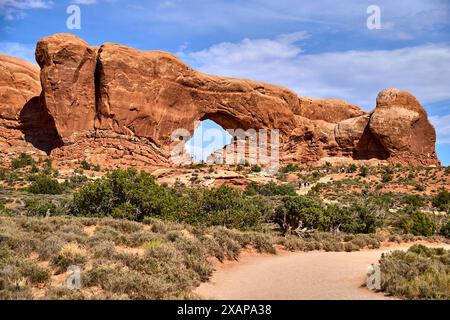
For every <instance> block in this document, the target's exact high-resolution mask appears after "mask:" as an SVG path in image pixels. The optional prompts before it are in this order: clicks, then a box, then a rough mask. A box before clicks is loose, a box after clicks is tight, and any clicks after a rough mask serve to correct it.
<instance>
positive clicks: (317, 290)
mask: <svg viewBox="0 0 450 320" xmlns="http://www.w3.org/2000/svg"><path fill="white" fill-rule="evenodd" d="M411 245H412V244H404V245H396V246H389V247H384V248H382V249H377V250H364V251H357V252H349V253H348V252H318V251H315V252H296V253H283V254H281V255H271V256H268V255H264V256H246V257H242V258H241V259H240V261H239V262H235V263H234V262H233V263H229V264H225V265H222V266H219V267H218V270H217V271H216V272H215V273H214V275H213V277H212V279H211V281H210V282H207V283H203V284H202V285H201V286H200V287H199V288H197V290H196V291H195V292H196V293H197V294H199V295H200V296H201V297H203V298H204V299H224V300H229V299H234V300H245V299H258V300H268V299H274V300H277V299H280V300H281V299H287V300H310V299H321V300H322V299H337V300H377V299H392V298H391V297H387V296H385V295H383V294H381V293H375V292H373V291H370V290H369V289H367V288H365V287H363V286H362V285H363V284H364V283H365V281H366V274H367V271H368V268H369V266H370V265H371V264H373V263H377V262H378V259H379V258H380V257H381V254H382V253H383V252H388V251H392V250H395V249H402V250H406V249H408V248H409V247H410V246H411ZM426 245H427V246H429V247H444V248H446V249H450V245H439V244H426Z"/></svg>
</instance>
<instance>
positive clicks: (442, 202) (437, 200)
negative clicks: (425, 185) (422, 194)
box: [432, 190, 450, 211]
mask: <svg viewBox="0 0 450 320" xmlns="http://www.w3.org/2000/svg"><path fill="white" fill-rule="evenodd" d="M432 203H433V206H434V207H435V208H437V209H439V210H441V211H448V210H450V192H448V191H447V190H443V191H441V192H439V193H438V194H437V195H436V196H435V197H433V199H432Z"/></svg>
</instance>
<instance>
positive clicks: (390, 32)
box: [0, 0, 450, 165]
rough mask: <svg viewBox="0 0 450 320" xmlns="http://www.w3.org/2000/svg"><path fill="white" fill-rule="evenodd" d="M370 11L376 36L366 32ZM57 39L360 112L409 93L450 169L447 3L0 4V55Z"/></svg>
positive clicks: (119, 0) (175, 0) (120, 0)
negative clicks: (157, 56) (70, 37)
mask: <svg viewBox="0 0 450 320" xmlns="http://www.w3.org/2000/svg"><path fill="white" fill-rule="evenodd" d="M71 4H76V5H78V6H79V7H80V9H81V30H68V29H67V27H66V20H67V18H68V16H69V15H68V14H67V13H66V9H67V7H68V6H69V5H71ZM372 4H375V5H377V6H378V7H379V8H380V13H381V16H380V17H381V29H379V30H369V29H368V28H367V26H366V21H367V18H368V17H369V14H367V8H368V6H369V5H372ZM60 32H66V33H73V34H75V35H78V36H80V37H82V38H84V39H85V40H86V41H88V42H89V43H90V44H91V45H100V44H102V43H104V42H117V43H121V44H125V45H128V46H132V47H135V48H138V49H142V50H154V49H158V50H166V51H170V52H172V53H174V54H177V55H178V56H179V57H180V58H181V59H182V60H184V61H185V62H186V63H188V64H190V65H191V66H192V67H194V68H196V69H199V70H201V71H204V72H208V73H213V74H219V75H224V76H234V77H246V78H252V79H256V80H260V81H267V82H273V83H276V84H280V85H284V86H287V87H289V88H291V89H293V90H295V91H296V92H297V93H298V94H300V95H305V96H313V97H338V98H343V99H345V100H348V101H350V102H352V103H355V104H357V105H359V106H361V107H362V108H363V109H365V110H371V109H372V108H373V107H374V104H375V98H376V95H377V93H378V92H379V91H381V90H382V89H383V88H386V87H397V88H400V89H404V90H407V91H410V92H412V93H413V94H414V95H415V96H416V97H417V98H418V99H419V101H420V102H421V103H422V104H423V105H424V106H425V107H426V109H427V111H428V113H429V115H430V118H431V120H432V122H433V124H434V125H435V126H436V129H437V132H438V145H437V150H438V154H439V158H440V160H441V161H442V162H443V163H444V164H446V165H448V164H450V1H449V0H397V1H395V0H391V1H388V0H370V1H366V0H342V1H334V0H314V1H301V0H277V1H273V0H247V1H237V0H183V1H181V0H168V1H164V0H160V1H138V0H131V1H130V0H128V1H125V0H74V1H56V0H53V1H47V0H22V1H21V0H0V52H2V53H7V54H11V55H15V56H18V57H22V58H25V59H28V60H30V61H33V60H34V58H33V56H34V45H35V43H36V42H37V41H38V40H39V39H40V38H42V37H44V36H47V35H50V34H54V33H60ZM210 125H211V124H210Z"/></svg>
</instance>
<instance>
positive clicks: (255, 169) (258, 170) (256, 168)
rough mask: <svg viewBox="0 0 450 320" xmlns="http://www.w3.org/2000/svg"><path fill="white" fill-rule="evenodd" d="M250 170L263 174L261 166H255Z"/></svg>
mask: <svg viewBox="0 0 450 320" xmlns="http://www.w3.org/2000/svg"><path fill="white" fill-rule="evenodd" d="M250 170H252V172H261V171H262V168H261V166H260V165H257V164H255V165H253V166H252V167H251V168H250Z"/></svg>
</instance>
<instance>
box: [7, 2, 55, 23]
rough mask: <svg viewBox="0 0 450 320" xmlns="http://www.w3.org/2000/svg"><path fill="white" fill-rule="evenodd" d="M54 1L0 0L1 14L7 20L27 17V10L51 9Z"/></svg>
mask: <svg viewBox="0 0 450 320" xmlns="http://www.w3.org/2000/svg"><path fill="white" fill-rule="evenodd" d="M52 6H53V1H47V0H0V16H1V17H3V19H5V20H16V19H21V18H24V17H25V10H29V9H50V8H51V7H52Z"/></svg>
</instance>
